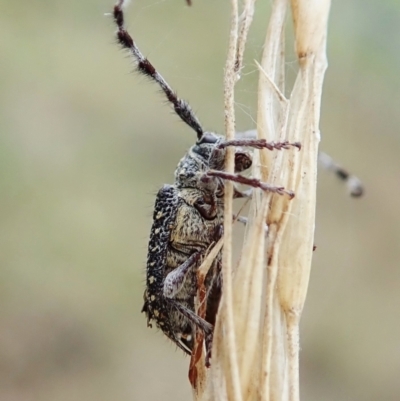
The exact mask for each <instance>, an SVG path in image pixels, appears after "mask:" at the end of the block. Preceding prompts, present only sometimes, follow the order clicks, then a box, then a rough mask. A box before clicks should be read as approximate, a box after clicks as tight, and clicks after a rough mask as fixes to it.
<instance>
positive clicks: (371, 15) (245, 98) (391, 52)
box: [0, 0, 400, 401]
mask: <svg viewBox="0 0 400 401" xmlns="http://www.w3.org/2000/svg"><path fill="white" fill-rule="evenodd" d="M0 4H1V13H0V37H1V41H0V62H1V74H0V88H1V90H0V113H1V114H0V130H1V131H0V132H1V135H0V152H1V156H0V166H1V171H2V174H1V175H0V185H1V197H0V221H1V223H0V236H1V239H0V258H1V265H0V267H1V269H0V299H1V301H0V302H1V304H0V305H1V306H0V400H4V401H30V400H32V401H33V400H35V401H36V400H41V401H42V400H43V401H63V400H82V401H91V400H96V401H103V400H117V399H119V400H146V401H152V400H154V401H158V400H161V399H162V400H166V401H168V400H174V401H183V400H189V399H190V397H191V395H190V394H191V393H190V388H189V384H188V381H187V379H186V377H187V365H188V358H186V357H185V356H184V355H183V354H182V353H181V352H180V351H177V350H176V349H175V347H174V346H173V345H172V344H170V343H169V342H168V341H167V340H166V339H165V337H164V336H162V334H161V333H158V332H157V331H156V330H155V329H153V330H150V329H147V328H146V320H145V317H144V316H143V315H141V314H140V308H141V303H142V292H143V279H144V266H145V259H146V247H147V238H148V233H149V229H150V224H151V214H152V207H153V202H154V194H155V193H156V191H157V189H158V188H159V187H160V186H161V185H162V184H163V183H167V182H172V180H173V171H174V167H175V165H176V163H177V161H178V160H179V159H180V157H181V156H182V155H183V153H184V152H185V150H186V149H187V147H188V146H190V145H191V144H192V143H193V141H194V139H195V135H194V134H193V132H191V131H190V130H189V129H188V128H187V127H186V126H185V125H184V124H183V123H181V122H180V121H179V120H178V118H177V117H176V116H174V115H172V113H171V111H170V109H169V107H167V106H166V105H165V104H164V103H165V102H164V99H163V97H162V96H161V95H160V94H159V93H158V89H157V87H156V86H155V85H153V84H152V83H149V82H147V80H146V79H145V78H142V77H140V76H138V75H136V74H133V73H130V71H131V70H132V65H130V62H129V59H128V58H127V57H126V56H125V54H124V53H123V52H121V51H119V50H118V47H117V46H116V45H115V43H114V42H115V41H114V38H113V34H114V30H115V29H114V26H113V23H112V21H111V19H110V18H107V17H105V16H104V13H105V12H108V11H111V9H112V6H113V1H112V0H111V1H108V0H107V1H106V0H97V1H95V0H86V1H78V0H68V1H61V0H53V1H48V0H41V1H40V0H30V1H27V0H25V1H23V0H21V1H15V2H9V1H8V2H6V1H4V0H1V1H0ZM256 7H257V8H256V16H255V21H254V26H253V27H252V30H251V32H250V35H249V43H248V48H247V52H246V60H245V63H246V68H245V70H244V74H243V78H242V80H241V82H240V83H239V85H238V91H237V97H236V100H237V120H238V122H237V126H238V130H245V129H249V128H254V127H255V123H254V120H255V118H256V89H257V72H256V67H255V63H254V59H259V58H260V55H261V52H262V43H263V40H264V34H265V29H266V22H267V18H268V15H269V9H270V2H269V1H268V2H262V1H259V2H258V3H257V6H256ZM229 12H230V11H229V4H228V2H227V1H221V0H220V1H212V0H203V1H202V0H197V1H195V2H194V5H193V7H192V8H188V7H187V6H185V2H184V0H168V1H144V0H136V1H134V2H133V4H131V6H130V8H129V9H128V11H127V22H128V26H129V27H130V30H131V32H132V34H133V35H134V37H135V38H136V40H137V42H138V44H139V46H140V47H141V48H142V50H143V52H144V53H145V54H146V55H148V56H149V58H150V59H151V60H152V61H153V63H154V64H155V65H156V66H157V67H158V68H159V70H160V71H161V72H162V73H163V75H164V76H165V77H166V78H167V80H168V81H169V82H170V83H171V85H172V86H173V87H174V88H175V89H176V90H177V91H178V93H179V94H180V95H181V96H182V97H184V98H185V99H187V100H189V102H190V104H191V105H192V107H193V108H194V109H195V110H196V112H197V113H198V115H199V117H200V120H201V121H202V123H203V125H204V126H205V127H206V128H208V129H212V130H215V131H217V132H222V131H223V88H222V77H223V67H224V62H225V55H226V49H227V39H228V24H229ZM399 27H400V3H399V2H398V1H394V0H382V1H380V2H366V1H364V0H354V1H352V2H346V1H342V2H340V1H333V5H332V12H331V18H330V29H329V41H328V53H329V63H330V64H329V69H328V72H327V75H326V84H325V92H324V98H323V109H322V119H321V129H322V132H323V138H322V139H323V140H322V145H321V147H322V149H323V150H325V151H327V152H328V153H330V154H331V155H332V156H334V157H335V158H336V159H337V160H339V161H340V162H341V163H342V164H343V165H345V166H346V167H348V168H349V169H351V170H352V171H354V172H355V173H356V174H357V175H358V176H360V177H361V178H362V180H363V181H364V183H365V186H366V189H367V191H366V196H365V197H364V198H363V199H359V200H353V199H350V198H349V197H348V196H347V194H346V191H345V189H344V187H343V186H342V185H341V183H338V182H337V181H336V180H335V178H334V177H332V176H331V175H329V174H328V173H326V172H321V173H320V179H319V189H318V216H317V217H318V218H317V223H316V239H315V243H316V245H317V251H316V252H315V258H314V263H313V272H312V277H311V284H310V291H309V295H308V300H307V304H306V309H305V312H304V317H303V320H302V353H301V380H302V383H301V390H302V398H303V399H304V400H308V401H314V400H315V401H317V400H321V399H323V400H328V401H330V400H332V401H333V400H335V401H336V400H341V401H343V400H360V401H361V400H363V401H369V400H371V401H372V400H376V399H380V400H386V401H391V400H393V401H394V400H398V399H399V392H400V383H399V379H398V376H399V372H400V312H399V309H400V268H399V267H400V266H399V256H400V250H399V248H400V230H399V226H400V213H399V202H400V200H399V199H400V188H399V184H400V158H399V151H400V135H399V128H398V127H399V126H400V112H399V109H400V107H399V106H400V95H399V93H400V80H399V69H400V51H399V49H400V28H399ZM295 70H296V62H295V58H294V56H290V57H289V59H288V60H287V72H288V76H289V78H290V79H292V80H293V78H294V76H295Z"/></svg>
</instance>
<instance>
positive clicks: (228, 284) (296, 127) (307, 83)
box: [194, 0, 330, 401]
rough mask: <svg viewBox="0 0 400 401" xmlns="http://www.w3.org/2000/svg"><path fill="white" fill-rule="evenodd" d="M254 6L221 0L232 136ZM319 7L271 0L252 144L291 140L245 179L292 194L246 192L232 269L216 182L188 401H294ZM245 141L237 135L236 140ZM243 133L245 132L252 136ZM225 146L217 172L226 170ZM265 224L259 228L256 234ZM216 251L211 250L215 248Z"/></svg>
mask: <svg viewBox="0 0 400 401" xmlns="http://www.w3.org/2000/svg"><path fill="white" fill-rule="evenodd" d="M254 3H255V1H254V0H247V1H245V2H244V5H243V13H242V15H241V18H240V19H239V17H238V4H237V0H231V9H232V11H231V31H230V40H229V48H228V57H227V62H226V67H225V93H224V94H225V128H226V136H227V139H228V140H231V139H233V137H234V134H235V114H234V87H235V83H236V81H237V80H238V77H239V72H240V69H241V65H242V60H243V54H244V48H245V43H246V38H247V33H248V31H249V27H250V23H251V20H252V17H253V13H254ZM289 7H290V8H291V12H292V17H293V22H294V36H295V38H294V39H295V49H296V54H297V62H298V75H297V78H296V81H295V84H294V87H293V89H292V91H291V94H290V96H289V98H288V99H287V98H286V97H285V96H284V93H285V74H284V70H285V68H284V67H285V36H284V32H285V24H286V22H287V18H286V14H287V10H288V8H289ZM329 7H330V1H329V0H311V1H310V0H291V1H289V0H273V1H272V9H271V15H270V17H269V23H268V26H267V28H266V39H265V43H264V52H263V56H262V59H261V61H260V62H259V63H258V62H257V63H256V64H257V66H258V69H259V72H260V74H259V89H258V118H257V127H258V130H257V137H258V138H259V139H265V140H267V141H274V142H278V141H290V142H301V144H302V148H301V150H300V151H298V150H294V149H291V150H285V151H282V152H273V151H268V150H266V149H262V150H255V151H254V155H253V167H252V175H253V176H254V177H256V178H259V179H261V180H262V181H265V182H267V183H268V184H271V185H273V186H283V187H285V188H286V189H288V190H293V191H294V192H295V194H296V196H295V198H294V199H293V200H290V199H289V198H288V197H287V196H280V195H276V194H272V193H267V192H262V191H260V190H258V189H253V191H252V199H251V204H250V212H249V216H248V218H247V219H246V220H245V222H246V235H245V238H244V242H243V246H242V251H241V255H240V258H239V262H238V263H237V265H236V266H233V262H232V191H233V188H232V184H231V183H229V182H226V185H225V213H226V215H225V220H224V245H223V267H222V269H223V270H222V271H223V291H222V300H221V305H220V308H219V312H218V316H217V322H216V325H215V329H214V341H213V350H212V359H211V367H210V368H209V369H205V368H204V369H203V371H202V373H201V374H200V375H199V376H198V382H197V386H195V391H194V397H195V399H196V400H201V401H211V400H229V401H239V400H243V401H253V400H257V401H258V400H260V401H261V400H263V401H264V400H265V401H267V400H274V401H299V393H300V391H299V321H300V317H301V313H302V310H303V306H304V302H305V297H306V293H307V288H308V281H309V275H310V268H311V259H312V251H313V241H314V224H315V201H316V195H315V192H316V172H317V159H318V144H319V139H320V134H319V114H320V104H321V94H322V83H323V77H324V72H325V69H326V66H327V63H326V55H325V47H326V32H327V21H328V13H329ZM246 135H247V134H246V133H243V136H244V137H245V136H246ZM251 135H254V133H252V134H251ZM232 152H233V151H232V150H231V149H229V148H228V151H227V155H228V156H227V160H226V166H225V167H226V171H227V172H232V171H233V153H232ZM266 227H267V228H268V229H266ZM220 245H221V244H220Z"/></svg>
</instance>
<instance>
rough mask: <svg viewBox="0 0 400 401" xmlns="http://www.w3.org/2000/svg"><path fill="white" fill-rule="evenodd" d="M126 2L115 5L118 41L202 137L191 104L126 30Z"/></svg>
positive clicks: (140, 69) (201, 130)
mask: <svg viewBox="0 0 400 401" xmlns="http://www.w3.org/2000/svg"><path fill="white" fill-rule="evenodd" d="M124 3H125V2H124V0H120V1H118V2H117V4H116V5H115V6H114V12H113V17H114V21H115V24H116V25H117V28H118V31H117V39H118V42H119V43H120V45H121V46H122V47H123V48H124V49H127V50H129V52H130V54H131V55H132V56H133V58H134V60H135V62H136V68H137V70H138V71H139V72H140V73H141V74H143V75H145V76H147V77H149V78H151V79H152V80H153V81H155V82H156V83H157V84H158V85H159V86H160V88H161V90H162V91H163V92H164V94H165V96H166V97H167V99H168V101H169V102H170V103H171V104H172V106H173V107H174V110H175V113H176V114H177V115H178V116H179V117H180V119H181V120H182V121H184V122H185V123H186V124H187V125H189V127H190V128H192V129H193V130H194V131H196V133H197V139H200V138H201V136H202V135H203V132H204V131H203V128H202V127H201V124H200V122H199V120H198V119H197V117H196V116H195V114H194V113H193V111H192V109H191V107H190V106H189V104H188V103H187V102H186V101H185V100H182V99H180V98H179V97H178V96H177V94H176V93H175V92H174V91H173V90H172V88H171V87H170V86H169V85H168V83H167V81H166V80H165V79H164V78H163V77H162V76H161V74H159V73H158V72H157V70H156V69H155V68H154V66H153V64H151V63H150V61H149V60H148V59H147V58H146V57H144V56H143V54H142V52H141V51H140V50H139V48H138V47H137V45H136V43H135V42H134V40H133V39H132V37H131V35H130V34H129V33H128V31H127V30H126V28H125V25H124V12H123V6H124Z"/></svg>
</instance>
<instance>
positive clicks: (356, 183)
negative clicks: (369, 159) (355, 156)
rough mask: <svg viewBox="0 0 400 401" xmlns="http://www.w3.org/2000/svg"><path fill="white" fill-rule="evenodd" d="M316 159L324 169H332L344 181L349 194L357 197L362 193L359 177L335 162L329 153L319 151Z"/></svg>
mask: <svg viewBox="0 0 400 401" xmlns="http://www.w3.org/2000/svg"><path fill="white" fill-rule="evenodd" d="M318 161H319V162H320V163H321V165H322V166H323V167H324V168H325V169H326V170H329V171H332V172H333V173H334V174H335V175H336V177H338V178H340V179H341V180H342V181H344V182H345V183H346V185H347V188H348V190H349V192H350V195H351V196H353V197H355V198H357V197H359V196H361V195H362V194H363V193H364V187H363V185H362V183H361V181H360V179H359V178H357V177H356V176H355V175H352V174H350V173H349V172H348V171H346V170H345V169H344V168H343V167H341V166H339V165H338V164H337V163H335V161H334V160H333V159H332V158H331V157H330V156H329V155H327V154H326V153H324V152H319V154H318Z"/></svg>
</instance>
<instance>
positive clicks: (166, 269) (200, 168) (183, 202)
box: [113, 0, 301, 355]
mask: <svg viewBox="0 0 400 401" xmlns="http://www.w3.org/2000/svg"><path fill="white" fill-rule="evenodd" d="M123 6H124V1H123V0H120V1H118V2H117V4H116V5H115V6H114V10H113V18H114V22H115V24H116V26H117V33H116V36H117V40H118V43H119V44H120V45H121V47H122V48H123V49H125V50H127V51H128V52H129V53H130V55H131V56H132V57H133V60H134V62H135V65H136V69H137V71H138V72H139V73H141V74H143V75H145V76H147V77H148V78H150V79H151V80H152V81H154V82H155V83H157V84H158V85H159V87H160V88H161V90H162V92H163V93H164V95H165V96H166V99H167V100H168V102H169V103H170V104H171V105H172V107H173V109H174V111H175V113H176V114H177V115H178V116H179V118H180V119H181V120H182V121H184V122H185V123H186V124H187V125H188V126H189V127H190V128H191V129H192V130H193V131H195V133H196V135H197V141H196V143H195V144H194V145H193V146H192V147H191V148H190V149H189V150H188V152H187V153H186V154H185V155H184V156H183V158H182V159H181V160H180V162H179V163H178V166H177V168H176V170H175V182H174V184H172V185H164V186H163V187H162V188H161V189H160V190H159V192H158V194H157V197H156V201H155V206H154V214H153V225H152V228H151V234H150V241H149V247H148V256H147V267H146V289H145V292H144V305H143V308H142V312H144V313H145V314H146V316H147V320H148V326H150V327H151V322H155V324H156V326H157V327H158V328H160V329H161V330H162V331H163V332H164V334H165V335H166V336H167V337H169V338H170V339H171V340H172V341H173V342H174V343H175V344H176V345H177V346H178V347H179V348H181V349H182V350H183V351H184V352H186V353H188V354H191V352H192V349H193V346H194V337H195V331H196V329H198V330H201V331H202V332H203V333H204V335H205V344H206V349H207V355H209V354H210V345H211V340H212V333H213V325H214V323H215V318H216V313H217V309H218V304H219V299H220V295H221V286H222V277H221V255H220V254H219V255H218V256H217V257H216V259H215V260H214V262H213V264H212V266H211V268H210V270H209V272H208V274H207V276H206V279H205V288H206V301H207V307H206V315H205V318H204V319H203V318H202V317H200V316H198V315H197V314H196V312H195V307H194V299H195V296H196V291H197V276H196V271H197V269H198V267H199V266H200V263H201V257H202V256H203V255H204V254H205V253H206V251H207V249H209V248H210V247H211V246H212V245H213V244H214V243H215V242H216V241H217V240H218V239H219V238H220V236H221V234H222V231H223V214H224V203H223V195H224V182H225V180H230V181H233V182H234V183H240V184H245V185H249V186H251V187H253V188H261V189H262V190H265V191H270V192H274V193H277V194H279V195H284V196H289V197H290V198H293V196H294V193H293V192H291V191H289V190H286V189H284V188H282V187H274V186H271V185H269V184H267V183H265V182H261V181H259V180H258V179H254V178H246V177H244V176H242V175H240V174H239V173H240V172H242V171H244V170H247V169H248V168H249V167H250V166H251V163H252V158H251V153H249V152H248V151H246V150H245V149H244V148H246V147H252V148H257V149H261V148H266V149H269V150H274V149H276V150H281V149H289V148H291V147H295V148H298V149H300V148H301V146H300V144H299V143H297V142H296V143H289V142H278V143H272V142H271V143H270V142H266V141H265V140H259V139H249V138H245V137H242V138H240V137H238V138H237V139H235V140H231V141H227V140H225V139H224V138H223V137H222V136H220V135H217V134H215V133H213V132H208V131H205V130H204V129H203V127H202V125H201V124H200V122H199V120H198V118H197V117H196V115H195V114H194V113H193V111H192V109H191V108H190V106H189V104H188V103H187V102H186V101H184V100H182V99H180V98H179V97H178V96H177V94H176V93H175V92H174V91H173V90H172V88H171V87H170V86H169V84H168V83H167V81H166V80H165V79H164V78H163V77H162V76H161V74H160V73H159V72H158V71H157V70H156V69H155V67H154V66H153V64H151V62H150V61H149V60H148V59H147V58H146V57H144V56H143V54H142V52H141V51H140V50H139V48H138V46H137V44H136V43H135V41H134V40H133V39H132V37H131V35H130V34H129V33H128V31H127V30H126V28H125V25H124V12H123ZM228 146H233V147H234V148H235V154H234V157H235V172H234V174H228V173H227V172H225V171H224V163H225V154H226V148H227V147H228ZM244 196H247V194H246V193H244V192H240V191H239V190H238V189H237V188H235V191H234V197H235V198H240V197H244Z"/></svg>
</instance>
